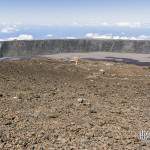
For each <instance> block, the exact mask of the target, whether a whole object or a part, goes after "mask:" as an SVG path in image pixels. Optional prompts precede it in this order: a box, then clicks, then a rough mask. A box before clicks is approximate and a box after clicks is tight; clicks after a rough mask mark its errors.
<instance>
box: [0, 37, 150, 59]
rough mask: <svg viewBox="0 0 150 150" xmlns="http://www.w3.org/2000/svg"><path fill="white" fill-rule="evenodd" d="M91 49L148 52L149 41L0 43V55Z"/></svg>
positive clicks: (90, 50) (26, 54)
mask: <svg viewBox="0 0 150 150" xmlns="http://www.w3.org/2000/svg"><path fill="white" fill-rule="evenodd" d="M92 51H107V52H135V53H150V41H135V40H133V41H128V40H92V39H75V40H38V41H7V42H1V43H0V57H8V56H34V55H42V54H55V53H62V52H92Z"/></svg>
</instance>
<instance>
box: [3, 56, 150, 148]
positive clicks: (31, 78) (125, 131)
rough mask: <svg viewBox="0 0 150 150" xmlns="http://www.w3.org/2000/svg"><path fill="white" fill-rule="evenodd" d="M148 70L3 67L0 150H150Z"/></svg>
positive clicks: (24, 63) (49, 63)
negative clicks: (148, 135) (145, 134)
mask: <svg viewBox="0 0 150 150" xmlns="http://www.w3.org/2000/svg"><path fill="white" fill-rule="evenodd" d="M141 130H145V131H149V132H150V67H139V66H135V65H127V64H123V63H111V62H109V63H108V62H102V61H87V60H84V61H80V62H79V64H78V65H75V64H74V62H70V61H63V60H52V59H48V58H41V59H31V60H14V61H1V62H0V149H2V150H7V149H8V150H9V149H10V150H26V149H27V150H28V149H32V150H58V149H62V150H149V149H150V140H149V141H141V140H140V139H139V136H138V134H139V132H140V131H141Z"/></svg>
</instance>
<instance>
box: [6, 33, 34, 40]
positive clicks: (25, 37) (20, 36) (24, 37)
mask: <svg viewBox="0 0 150 150" xmlns="http://www.w3.org/2000/svg"><path fill="white" fill-rule="evenodd" d="M7 40H8V41H13V40H33V36H32V35H29V34H21V35H19V36H17V37H10V38H8V39H7Z"/></svg>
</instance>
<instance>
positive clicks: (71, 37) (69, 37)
mask: <svg viewBox="0 0 150 150" xmlns="http://www.w3.org/2000/svg"><path fill="white" fill-rule="evenodd" d="M66 39H76V37H73V36H68V37H66Z"/></svg>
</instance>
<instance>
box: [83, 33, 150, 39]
mask: <svg viewBox="0 0 150 150" xmlns="http://www.w3.org/2000/svg"><path fill="white" fill-rule="evenodd" d="M85 37H86V38H88V39H116V40H117V39H121V40H150V36H146V35H139V36H137V37H134V36H116V35H112V34H104V35H100V34H98V33H87V34H86V35H85Z"/></svg>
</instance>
